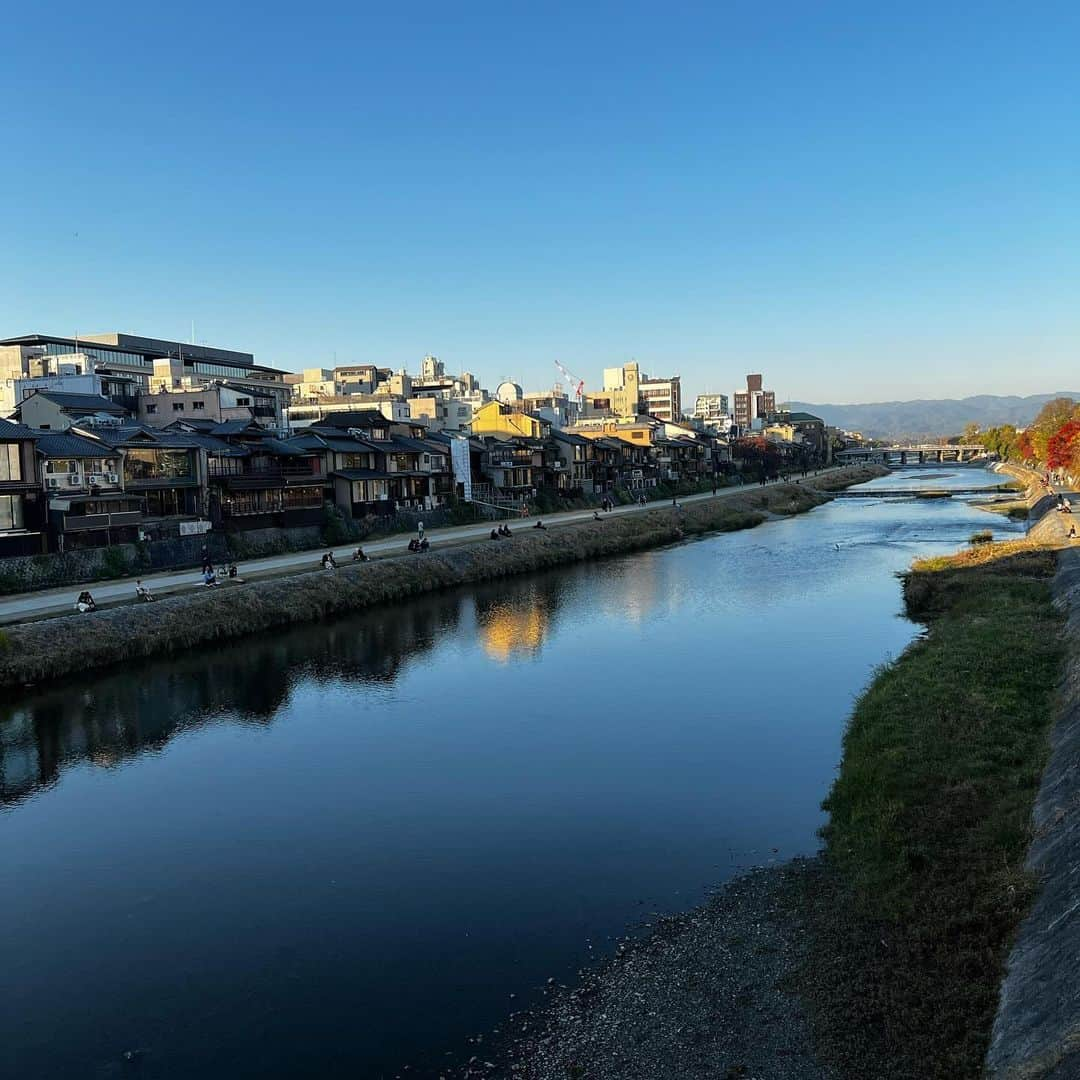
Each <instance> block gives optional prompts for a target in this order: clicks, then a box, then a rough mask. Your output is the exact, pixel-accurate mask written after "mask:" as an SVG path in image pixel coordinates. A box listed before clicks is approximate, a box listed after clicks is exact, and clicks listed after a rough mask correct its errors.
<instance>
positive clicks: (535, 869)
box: [0, 466, 1019, 1080]
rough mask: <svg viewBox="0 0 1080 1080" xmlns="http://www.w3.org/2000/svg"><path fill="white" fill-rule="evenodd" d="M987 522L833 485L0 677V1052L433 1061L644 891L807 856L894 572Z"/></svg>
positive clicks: (894, 592) (333, 1068) (160, 1067)
mask: <svg viewBox="0 0 1080 1080" xmlns="http://www.w3.org/2000/svg"><path fill="white" fill-rule="evenodd" d="M997 482H998V478H997V477H995V476H992V475H991V474H988V473H986V472H984V471H982V470H977V469H970V468H965V469H953V470H951V471H950V470H949V468H948V467H947V466H946V467H945V468H943V469H940V470H936V471H935V472H932V473H931V472H929V471H928V470H925V469H924V470H918V471H916V470H912V471H909V472H906V473H894V474H893V475H892V476H890V477H886V478H883V479H882V480H878V481H874V482H873V483H872V484H871V485H867V487H868V488H869V489H871V490H883V489H888V488H897V487H905V488H910V487H916V486H925V487H934V488H941V487H949V486H951V487H954V488H959V487H970V486H974V485H976V484H987V485H990V484H995V483H997ZM984 528H993V529H994V531H995V533H997V534H1004V533H1007V532H1011V531H1019V527H1018V526H1014V525H1011V524H1010V523H1009V522H1008V521H1006V520H1005V519H1004V518H1000V517H998V516H996V515H993V516H992V515H988V514H985V513H983V512H981V511H978V510H976V509H974V508H973V507H972V506H970V505H969V504H968V502H967V501H966V500H965V499H962V498H954V499H951V500H941V501H923V500H919V501H916V500H910V499H906V500H893V499H887V498H874V499H850V498H845V499H839V500H837V501H835V502H832V503H830V504H828V505H827V506H824V507H821V508H819V509H818V510H815V511H813V512H812V513H810V514H807V515H803V516H800V517H796V518H793V519H790V520H784V521H778V522H774V523H770V524H766V525H764V526H761V527H759V528H757V529H753V530H749V531H747V532H742V533H735V534H730V535H724V536H713V537H707V538H704V539H700V540H697V541H694V542H689V543H685V544H680V545H677V546H673V547H670V548H667V549H663V550H655V551H650V552H645V553H641V554H635V555H631V556H626V557H622V558H618V559H611V560H608V561H604V562H597V563H590V564H583V565H580V566H576V567H572V568H569V569H565V570H560V571H557V572H551V573H546V574H541V575H536V576H533V577H529V578H520V579H510V580H507V581H504V582H499V583H496V584H493V585H489V586H485V587H480V588H474V589H468V590H464V589H463V590H459V591H455V592H452V593H447V594H443V595H439V596H432V597H426V598H423V599H419V600H417V601H415V602H411V603H407V604H402V605H399V606H397V607H395V608H392V609H388V610H380V611H372V612H368V613H365V614H361V615H357V616H353V617H350V618H347V619H342V620H340V621H337V622H334V623H332V624H329V625H320V626H312V627H302V628H298V629H294V630H291V631H288V632H284V633H276V634H274V635H269V636H264V637H258V638H253V639H248V640H245V641H242V642H239V643H237V644H234V645H231V646H226V647H223V648H222V647H219V648H216V649H213V650H206V651H201V652H195V653H190V654H187V655H184V656H182V657H179V658H175V659H171V660H168V661H162V662H158V663H153V662H151V663H139V664H133V665H131V667H130V668H128V669H126V670H122V671H117V672H110V673H108V674H105V675H103V676H100V677H96V678H86V679H83V680H80V681H78V682H75V683H69V684H66V685H65V686H64V687H63V688H60V689H54V690H50V691H43V692H34V693H28V694H27V695H26V696H25V697H22V698H21V699H19V700H16V701H10V700H5V701H4V702H2V703H0V868H2V870H0V882H2V884H0V926H2V928H3V933H2V937H0V970H2V971H3V973H4V995H3V996H4V1005H3V1007H2V1008H0V1075H4V1076H13V1077H15V1076H19V1077H35V1078H39V1077H41V1078H45V1077H64V1078H76V1077H113V1076H116V1077H126V1076H128V1075H138V1076H140V1077H152V1078H168V1080H178V1078H189V1077H195V1076H198V1077H201V1078H215V1080H216V1078H219V1077H220V1078H229V1080H236V1078H238V1077H259V1078H263V1080H265V1078H278V1077H292V1076H300V1075H303V1076H318V1077H320V1078H327V1077H338V1076H342V1077H344V1076H349V1077H361V1078H363V1077H381V1076H384V1075H385V1076H393V1075H394V1074H395V1073H397V1072H398V1071H399V1068H400V1066H402V1065H404V1064H406V1063H410V1062H412V1063H414V1065H415V1066H416V1067H415V1068H414V1071H413V1072H412V1075H417V1074H419V1075H431V1074H432V1073H433V1071H434V1073H435V1074H436V1075H437V1068H436V1066H437V1064H438V1063H439V1062H441V1061H446V1062H451V1061H455V1060H460V1057H461V1055H462V1054H464V1055H465V1056H466V1057H467V1056H468V1055H470V1054H471V1053H474V1052H475V1049H474V1048H473V1047H471V1046H470V1045H469V1044H468V1043H467V1041H466V1039H467V1037H468V1036H470V1035H475V1034H477V1033H479V1032H483V1031H489V1030H490V1029H492V1028H493V1027H498V1026H499V1024H500V1023H501V1022H502V1021H503V1020H504V1018H505V1016H506V1014H507V1013H508V1012H509V1011H510V1010H512V1009H514V1008H520V1007H521V1006H522V1005H525V1004H528V1003H530V1002H531V1001H533V1000H535V999H536V997H537V994H538V988H539V987H540V986H541V985H542V984H543V983H544V982H545V980H546V979H547V978H549V977H552V976H554V977H555V978H558V979H560V980H565V979H569V978H571V977H572V975H573V973H574V972H575V971H576V970H577V969H578V968H579V967H581V966H582V965H584V964H586V963H588V962H589V960H590V959H592V958H594V957H601V956H604V955H606V954H607V953H608V952H609V951H610V948H611V939H612V937H613V936H614V935H618V934H621V933H624V932H625V931H626V928H627V927H628V926H630V925H632V924H635V923H638V922H641V921H643V920H647V919H648V916H649V913H650V912H653V911H671V910H677V909H680V908H686V907H688V906H691V905H693V904H695V903H697V902H699V901H700V900H702V899H703V897H704V895H705V890H706V888H708V887H712V886H715V885H716V884H718V883H720V882H722V881H723V880H725V879H726V878H728V877H730V876H731V875H732V874H734V873H736V872H738V871H739V870H740V869H742V868H744V867H747V866H750V865H755V864H759V863H767V862H769V861H770V860H774V859H784V858H787V857H790V856H792V855H795V854H800V853H810V852H813V851H814V850H815V848H816V846H817V841H816V836H815V830H816V829H817V828H818V826H819V825H820V824H821V822H822V814H821V812H820V810H819V804H820V801H821V799H822V797H823V796H824V794H825V793H826V790H827V788H828V786H829V783H830V781H831V779H832V777H833V775H834V773H835V769H836V766H837V762H838V758H839V752H840V738H841V734H842V730H843V725H844V722H845V720H846V718H847V716H848V715H849V713H850V710H851V706H852V702H853V700H854V699H855V697H856V696H857V694H858V693H859V691H860V690H861V689H862V688H863V687H864V686H865V685H866V683H867V681H868V680H869V678H870V677H871V675H872V672H873V669H874V667H875V666H876V665H878V664H881V663H882V662H883V661H885V660H887V659H888V658H890V657H893V656H896V655H897V654H898V653H899V652H900V651H902V650H903V648H904V647H905V646H906V645H907V643H908V642H909V641H910V640H911V639H912V637H913V636H914V635H915V634H916V633H918V629H919V628H918V627H916V626H914V625H912V624H911V623H908V622H907V621H905V620H904V619H903V618H902V617H900V614H899V612H900V607H901V600H900V590H899V584H898V582H897V580H896V578H895V572H896V571H899V570H901V569H903V568H904V567H905V566H907V565H908V563H909V562H910V561H911V559H912V558H913V557H914V556H916V555H919V554H921V553H926V552H932V551H948V550H950V549H953V548H956V547H958V546H961V545H963V544H965V543H966V542H967V539H968V537H969V535H970V534H971V533H972V532H973V531H974V530H976V529H984ZM448 1051H449V1052H452V1055H453V1056H448V1055H447V1052H448ZM125 1052H130V1054H131V1059H128V1058H125V1056H124V1055H125Z"/></svg>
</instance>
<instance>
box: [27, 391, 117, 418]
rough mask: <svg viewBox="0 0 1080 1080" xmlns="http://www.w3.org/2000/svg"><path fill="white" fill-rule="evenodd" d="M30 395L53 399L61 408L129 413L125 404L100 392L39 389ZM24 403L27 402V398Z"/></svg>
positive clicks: (47, 399)
mask: <svg viewBox="0 0 1080 1080" xmlns="http://www.w3.org/2000/svg"><path fill="white" fill-rule="evenodd" d="M30 396H31V397H35V396H36V397H42V398H44V399H45V400H46V401H51V402H52V403H53V404H54V405H59V406H60V408H61V409H78V410H85V411H87V412H101V413H114V414H116V415H118V416H123V415H125V414H126V413H127V409H125V408H124V406H123V405H115V404H113V402H111V401H110V400H109V399H108V398H107V397H102V396H101V395H100V394H64V393H61V392H60V391H59V390H39V391H38V392H37V394H36V395H34V394H31V395H30ZM23 403H24V404H25V399H24V402H23Z"/></svg>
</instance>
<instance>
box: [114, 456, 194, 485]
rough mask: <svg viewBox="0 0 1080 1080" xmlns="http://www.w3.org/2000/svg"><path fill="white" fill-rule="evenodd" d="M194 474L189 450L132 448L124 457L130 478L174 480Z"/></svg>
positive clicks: (125, 472) (127, 474) (125, 468)
mask: <svg viewBox="0 0 1080 1080" xmlns="http://www.w3.org/2000/svg"><path fill="white" fill-rule="evenodd" d="M193 475H194V469H193V468H192V462H191V455H190V454H189V453H188V451H187V450H142V449H130V450H128V452H127V455H126V456H125V457H124V476H125V477H126V478H127V479H128V480H173V479H181V478H183V477H189V476H193Z"/></svg>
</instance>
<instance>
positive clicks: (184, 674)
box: [0, 593, 464, 804]
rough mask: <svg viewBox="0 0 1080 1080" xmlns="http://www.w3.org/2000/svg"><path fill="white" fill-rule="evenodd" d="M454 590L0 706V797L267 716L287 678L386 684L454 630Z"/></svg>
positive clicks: (280, 701)
mask: <svg viewBox="0 0 1080 1080" xmlns="http://www.w3.org/2000/svg"><path fill="white" fill-rule="evenodd" d="M463 601H464V596H462V595H461V594H454V593H446V594H442V595H439V596H429V597H423V598H421V599H418V600H415V601H410V602H407V603H405V604H402V605H400V606H398V607H394V608H386V609H379V610H373V611H370V612H365V613H361V614H358V615H354V616H349V617H347V618H344V619H341V620H337V621H335V622H333V623H330V624H312V625H306V626H298V627H295V628H292V629H288V630H286V631H284V632H278V633H276V634H272V635H271V634H263V635H259V636H257V637H254V638H249V639H247V640H244V641H238V642H234V643H231V644H226V645H223V646H220V647H217V648H215V649H213V650H209V649H203V650H198V651H195V652H187V653H181V654H178V655H177V656H174V657H168V658H165V659H162V660H156V661H150V662H139V663H136V664H133V665H131V666H130V667H128V668H122V669H120V668H118V669H115V670H113V671H110V672H107V673H105V674H103V675H101V676H98V677H97V678H94V679H92V680H90V681H88V682H86V683H85V684H84V685H83V686H81V687H79V688H77V689H75V690H73V689H72V686H71V683H70V682H69V683H68V684H67V685H61V686H58V687H56V688H52V689H44V690H41V691H37V692H30V693H29V694H28V695H27V696H26V697H25V698H24V699H23V700H22V701H20V702H18V703H13V704H11V705H7V704H0V804H4V803H9V804H10V803H14V802H18V801H20V800H21V799H24V798H26V797H28V796H30V795H32V794H34V793H36V792H38V791H40V790H42V789H43V788H45V787H47V786H49V785H51V784H53V783H55V782H56V781H57V780H58V779H59V778H60V775H61V774H62V772H63V770H64V769H65V768H68V767H70V766H72V765H77V764H79V763H80V762H91V763H93V764H94V765H97V766H99V767H102V768H113V767H116V766H117V765H122V764H123V763H124V762H125V761H127V760H130V759H132V758H134V757H136V756H138V755H139V754H142V753H145V752H148V751H154V750H159V749H161V748H163V747H164V746H165V745H166V744H167V743H168V742H169V741H170V740H171V739H172V738H173V736H174V735H176V734H177V733H179V732H181V731H185V730H191V729H194V728H197V727H201V726H203V725H206V724H211V723H221V722H226V721H227V722H232V723H241V724H267V723H270V722H271V721H273V719H274V718H275V717H276V716H277V715H278V714H279V713H280V711H281V710H282V708H283V707H284V706H285V704H286V703H287V701H288V699H289V697H290V695H291V693H292V689H293V685H294V683H295V682H297V681H299V680H304V679H313V680H316V681H329V680H336V681H339V682H344V683H351V684H360V685H365V684H372V683H392V682H394V681H395V680H396V679H397V678H398V676H399V675H400V673H401V671H402V669H403V667H404V666H405V664H406V663H407V662H408V661H409V660H410V659H411V658H412V657H413V656H415V655H417V654H422V653H425V652H427V651H428V650H429V649H430V648H432V646H433V645H434V644H435V642H436V641H437V640H438V639H439V638H440V636H441V635H442V634H443V632H452V631H453V630H455V629H456V627H457V623H458V619H459V617H460V610H461V605H462V603H463Z"/></svg>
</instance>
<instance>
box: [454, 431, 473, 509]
mask: <svg viewBox="0 0 1080 1080" xmlns="http://www.w3.org/2000/svg"><path fill="white" fill-rule="evenodd" d="M450 467H451V468H452V470H453V473H454V483H455V484H461V486H462V490H463V491H464V495H465V501H466V502H472V467H471V466H470V464H469V440H468V438H461V437H460V436H453V435H452V436H451V437H450Z"/></svg>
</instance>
